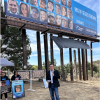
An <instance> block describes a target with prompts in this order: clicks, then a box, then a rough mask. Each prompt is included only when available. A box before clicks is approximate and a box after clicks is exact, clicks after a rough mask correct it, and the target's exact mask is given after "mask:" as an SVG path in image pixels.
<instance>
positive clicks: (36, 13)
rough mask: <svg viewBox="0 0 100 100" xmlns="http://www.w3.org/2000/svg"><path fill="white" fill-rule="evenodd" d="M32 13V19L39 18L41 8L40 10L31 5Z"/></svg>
mask: <svg viewBox="0 0 100 100" xmlns="http://www.w3.org/2000/svg"><path fill="white" fill-rule="evenodd" d="M30 15H31V18H32V19H34V20H39V10H38V8H36V7H33V6H31V9H30Z"/></svg>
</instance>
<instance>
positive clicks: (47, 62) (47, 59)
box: [44, 33, 49, 74]
mask: <svg viewBox="0 0 100 100" xmlns="http://www.w3.org/2000/svg"><path fill="white" fill-rule="evenodd" d="M44 52H45V68H46V74H47V72H48V71H49V58H48V39H47V33H45V34H44Z"/></svg>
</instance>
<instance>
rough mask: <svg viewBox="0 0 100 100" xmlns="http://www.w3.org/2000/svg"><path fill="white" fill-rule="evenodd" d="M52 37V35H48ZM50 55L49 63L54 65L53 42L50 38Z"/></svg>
mask: <svg viewBox="0 0 100 100" xmlns="http://www.w3.org/2000/svg"><path fill="white" fill-rule="evenodd" d="M50 36H52V34H50ZM50 53H51V63H52V64H53V65H54V55H53V40H52V39H51V38H50Z"/></svg>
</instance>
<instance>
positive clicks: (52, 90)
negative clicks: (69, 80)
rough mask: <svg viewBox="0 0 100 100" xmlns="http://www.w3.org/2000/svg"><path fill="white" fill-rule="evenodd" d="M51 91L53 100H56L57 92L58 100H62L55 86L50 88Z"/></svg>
mask: <svg viewBox="0 0 100 100" xmlns="http://www.w3.org/2000/svg"><path fill="white" fill-rule="evenodd" d="M49 91H50V96H51V99H52V100H55V98H54V92H55V95H56V100H60V98H59V94H58V87H54V85H53V84H51V86H50V88H49Z"/></svg>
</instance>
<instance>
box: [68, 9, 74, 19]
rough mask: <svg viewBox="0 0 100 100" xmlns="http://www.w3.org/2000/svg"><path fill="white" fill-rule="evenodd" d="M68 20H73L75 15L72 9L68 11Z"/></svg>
mask: <svg viewBox="0 0 100 100" xmlns="http://www.w3.org/2000/svg"><path fill="white" fill-rule="evenodd" d="M68 18H71V19H73V14H72V10H71V9H68Z"/></svg>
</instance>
